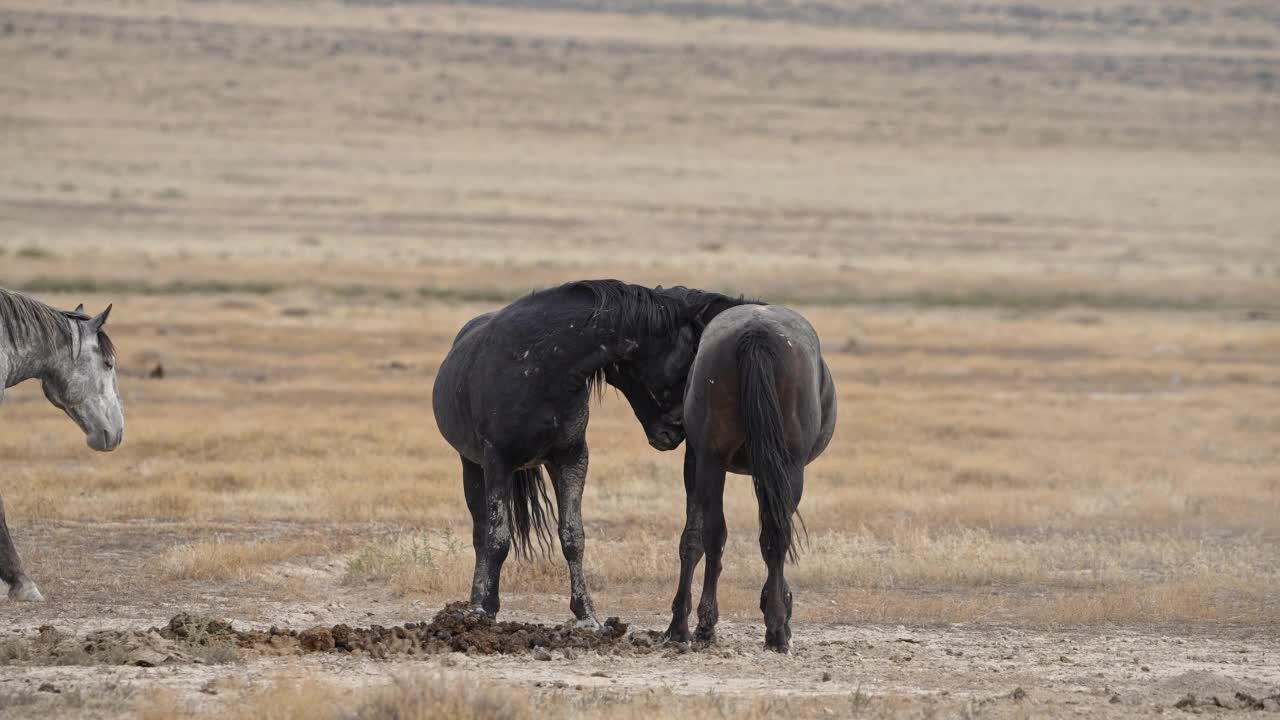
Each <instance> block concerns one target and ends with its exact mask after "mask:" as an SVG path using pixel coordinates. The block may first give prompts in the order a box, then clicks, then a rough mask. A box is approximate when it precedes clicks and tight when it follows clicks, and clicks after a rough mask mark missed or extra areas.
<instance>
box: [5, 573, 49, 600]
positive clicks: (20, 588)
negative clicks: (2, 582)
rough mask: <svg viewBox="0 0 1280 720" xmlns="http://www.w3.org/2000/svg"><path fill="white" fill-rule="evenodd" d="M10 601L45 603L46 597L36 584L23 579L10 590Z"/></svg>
mask: <svg viewBox="0 0 1280 720" xmlns="http://www.w3.org/2000/svg"><path fill="white" fill-rule="evenodd" d="M9 599H10V600H13V601H14V602H44V595H41V594H40V588H38V587H36V584H35V583H33V582H31V581H30V580H27V579H25V578H23V579H22V580H19V581H18V584H17V585H14V586H13V587H11V588H9Z"/></svg>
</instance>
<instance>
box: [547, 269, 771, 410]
mask: <svg viewBox="0 0 1280 720" xmlns="http://www.w3.org/2000/svg"><path fill="white" fill-rule="evenodd" d="M554 290H556V291H563V292H575V291H586V292H589V293H590V294H591V296H592V298H593V299H594V300H595V305H594V307H593V309H592V312H591V318H590V320H589V322H590V323H591V324H592V325H594V326H595V327H597V328H608V329H610V330H613V331H614V332H616V333H618V334H620V335H631V336H636V337H649V338H654V337H657V338H663V337H666V338H673V337H675V336H676V334H678V333H679V332H680V329H681V328H683V327H684V326H685V325H690V324H691V325H692V327H693V330H694V332H695V339H700V338H701V336H702V330H703V328H705V327H706V324H707V322H710V320H711V318H712V317H715V315H717V314H719V313H720V312H721V311H723V310H724V309H726V308H729V307H733V306H735V305H744V304H762V303H760V301H758V300H747V299H744V298H742V297H737V298H733V297H730V296H728V295H722V294H720V293H717V292H710V291H707V290H697V289H694V288H687V287H684V286H683V285H677V286H675V287H671V288H665V289H664V288H663V287H662V286H658V287H657V288H648V287H645V286H643V285H633V284H630V283H624V282H622V281H621V280H579V281H577V282H571V283H566V284H564V285H561V286H560V287H559V288H555V289H554ZM605 385H606V378H605V370H604V368H601V369H599V370H597V371H595V372H594V373H592V375H591V377H590V378H588V379H587V387H588V392H590V393H594V394H595V395H596V397H597V398H599V397H600V396H601V395H602V394H603V393H604V387H605Z"/></svg>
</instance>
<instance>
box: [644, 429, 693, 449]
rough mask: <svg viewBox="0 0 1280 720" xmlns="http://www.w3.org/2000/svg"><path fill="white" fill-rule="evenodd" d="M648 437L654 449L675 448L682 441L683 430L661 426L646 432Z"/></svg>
mask: <svg viewBox="0 0 1280 720" xmlns="http://www.w3.org/2000/svg"><path fill="white" fill-rule="evenodd" d="M647 435H648V437H649V445H650V446H651V447H653V449H654V450H662V451H664V452H665V451H667V450H675V449H676V448H678V447H680V443H681V442H683V441H684V432H683V431H682V430H677V429H672V428H662V429H661V430H655V431H654V432H651V433H647Z"/></svg>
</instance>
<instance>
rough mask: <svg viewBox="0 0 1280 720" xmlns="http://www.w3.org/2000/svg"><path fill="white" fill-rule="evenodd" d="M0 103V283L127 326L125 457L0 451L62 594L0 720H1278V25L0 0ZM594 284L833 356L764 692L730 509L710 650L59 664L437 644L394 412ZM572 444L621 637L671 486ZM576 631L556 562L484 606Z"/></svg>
mask: <svg viewBox="0 0 1280 720" xmlns="http://www.w3.org/2000/svg"><path fill="white" fill-rule="evenodd" d="M0 61H3V64H4V67H5V68H6V69H7V70H6V72H4V73H3V74H0V286H2V287H7V288H11V289H20V290H27V291H29V292H31V293H33V294H35V295H36V296H37V297H40V298H41V299H44V300H46V301H48V302H51V303H54V304H58V305H60V306H65V307H72V306H74V305H75V304H76V303H78V302H85V303H86V304H87V305H88V306H89V308H90V309H91V310H97V309H99V308H100V306H104V305H105V304H106V303H108V302H112V303H114V304H115V311H114V312H113V314H112V318H111V323H110V330H111V332H112V337H113V339H114V340H115V342H116V345H117V346H118V348H119V349H120V353H121V361H120V367H121V371H120V372H121V386H122V392H123V395H124V400H125V403H126V413H127V419H128V429H127V434H126V439H125V443H124V445H123V446H122V447H121V448H120V449H119V450H118V451H116V452H115V453H112V454H110V455H106V456H103V455H96V454H92V453H90V451H88V450H87V449H86V448H85V447H84V444H83V441H82V438H81V437H80V434H79V432H78V431H77V430H76V429H75V428H74V426H73V425H72V424H71V423H70V422H69V421H68V420H67V419H66V418H65V417H64V416H63V415H62V414H61V413H59V412H58V411H57V410H55V409H54V408H52V407H50V406H49V405H48V403H47V402H46V401H45V400H44V398H43V397H42V395H41V393H40V389H39V387H38V385H35V384H27V385H24V386H19V387H17V388H14V389H13V390H12V391H11V393H10V395H9V396H8V397H7V399H6V402H5V405H4V407H3V408H2V409H0V493H3V496H4V499H5V503H6V507H7V510H8V515H9V521H10V523H11V524H12V526H13V529H14V533H15V536H16V540H17V542H18V543H19V547H20V549H21V551H22V552H23V555H24V559H25V561H26V563H27V565H28V569H29V571H30V573H31V575H32V576H33V577H34V578H35V579H36V581H37V582H39V583H40V585H41V587H42V589H43V590H44V592H45V594H46V596H47V597H48V598H49V600H48V602H46V603H44V604H40V605H25V604H24V605H18V604H9V603H0V716H3V717H23V718H27V717H63V716H81V715H83V716H93V717H127V716H134V715H138V716H144V717H156V718H159V717H170V716H174V715H179V714H197V715H203V716H208V717H246V718H247V717H277V718H308V719H309V720H311V719H315V718H327V717H359V718H409V717H424V718H425V717H513V718H521V717H533V716H538V717H593V716H597V715H602V714H604V713H609V714H611V715H616V716H619V717H649V716H651V715H652V714H653V713H662V714H677V713H678V714H682V715H687V716H690V717H723V716H734V717H737V716H742V717H753V716H759V717H763V716H766V715H770V716H772V715H775V714H778V713H782V712H786V713H788V714H791V715H793V716H796V717H808V716H813V717H828V716H836V717H845V716H857V717H898V716H903V717H1075V716H1112V717H1131V716H1137V715H1155V714H1160V713H1165V714H1168V713H1170V712H1173V713H1181V712H1184V711H1186V712H1220V713H1227V712H1231V711H1232V710H1234V709H1244V708H1246V707H1253V705H1251V704H1250V703H1249V702H1248V701H1247V700H1244V699H1241V698H1240V697H1238V696H1237V693H1239V694H1242V695H1245V696H1248V697H1250V698H1253V699H1254V700H1256V701H1257V703H1259V704H1260V706H1261V707H1262V708H1263V709H1269V710H1271V711H1277V710H1280V704H1277V702H1280V697H1277V698H1276V699H1274V700H1268V699H1266V698H1268V697H1269V696H1276V695H1277V694H1278V693H1280V640H1278V639H1277V638H1280V549H1278V548H1280V545H1278V543H1280V204H1277V198H1280V122H1278V121H1277V118H1280V11H1277V10H1276V9H1274V8H1272V7H1271V6H1270V5H1269V4H1268V3H1263V2H1256V3H1246V2H1242V3H1217V2H1214V3H1183V2H1176V1H1174V0H1153V1H1150V2H1139V3H1121V2H1113V1H1112V0H1099V1H1098V2H1095V3H1092V4H1091V5H1090V6H1089V8H1088V9H1087V10H1083V9H1080V7H1078V5H1077V4H1076V3H1069V2H1050V1H1049V0H1028V2H1023V3H1019V4H1008V5H1005V4H1001V3H994V4H987V5H971V4H952V3H928V4H911V3H869V2H858V1H856V0H849V1H843V2H831V3H810V2H803V1H800V2H789V3H776V4H761V3H748V2H737V1H735V0H723V1H713V2H707V3H677V2H669V1H668V0H654V1H653V2H638V1H634V2H633V1H632V0H616V1H615V2H605V1H603V0H581V1H580V2H568V1H566V2H547V3H523V2H516V1H515V0H512V2H509V3H508V2H503V1H502V0H498V1H497V2H485V3H475V4H458V5H454V4H437V3H430V2H423V3H408V2H405V3H397V2H386V3H381V2H379V3H374V2H370V3H357V2H350V3H327V2H316V3H298V2H261V3H258V2H253V3H250V2H233V1H230V0H211V1H208V2H158V1H155V2H153V1H150V0H137V1H132V2H123V1H119V2H108V1H105V0H62V1H59V2H56V3H49V2H45V1H44V0H0ZM583 277H618V278H622V279H626V280H631V281H635V282H643V283H649V284H657V283H662V284H686V285H693V286H700V287H707V288H712V289H717V290H722V291H727V292H732V293H746V294H748V295H752V296H758V297H761V298H763V299H766V300H769V301H772V302H779V303H785V304H789V305H793V306H795V307H797V308H798V309H800V310H801V311H803V312H804V313H805V314H806V315H807V316H808V317H809V318H810V319H811V320H812V322H813V324H814V325H815V327H816V328H817V329H818V331H819V333H820V334H821V336H822V339H823V343H824V349H825V353H826V358H827V361H828V363H829V364H830V366H831V369H832V372H833V374H834V377H835V381H836V383H837V386H838V388H839V402H840V421H839V426H838V429H837V434H836V439H835V441H834V443H833V444H832V446H831V447H830V449H829V450H828V451H827V453H826V454H825V455H824V456H823V457H822V458H821V459H820V460H819V461H817V462H816V463H815V464H813V465H812V466H810V469H809V473H808V480H807V483H806V491H805V498H804V500H803V502H802V504H801V510H802V512H803V514H804V519H805V522H806V525H807V527H808V533H809V537H808V545H807V546H806V547H805V549H804V550H803V552H802V554H801V556H800V561H799V563H798V564H797V565H795V566H793V567H791V568H789V577H790V578H791V582H792V584H793V589H794V591H795V612H796V620H797V622H796V624H795V640H794V649H795V650H794V653H793V654H792V655H791V656H789V657H776V656H773V655H769V654H766V653H764V652H763V651H762V650H761V648H760V644H761V640H762V637H763V627H762V625H761V622H760V615H759V610H758V609H757V602H758V597H759V586H760V584H761V582H763V566H762V563H761V562H760V559H759V552H758V549H757V548H756V545H755V537H756V519H755V503H754V497H753V496H752V493H751V490H750V485H749V482H748V481H747V480H746V479H745V478H738V479H737V481H734V482H731V483H730V486H729V489H728V501H727V502H728V512H729V533H730V539H729V548H728V550H727V552H726V556H725V557H726V568H725V579H724V580H723V581H722V584H721V586H722V594H721V604H722V611H723V612H724V614H725V622H724V626H725V631H724V638H723V639H722V641H721V643H720V644H719V645H718V646H716V647H715V648H712V649H710V650H701V651H697V652H689V653H684V652H680V651H679V650H678V649H671V648H662V647H658V648H654V649H653V650H652V651H651V652H648V651H645V652H637V650H640V649H642V648H638V647H633V646H626V647H623V648H616V649H615V650H617V652H616V653H604V654H601V653H595V652H585V653H584V652H579V653H560V652H554V653H552V655H551V657H550V659H549V660H545V661H539V660H536V659H534V658H533V657H532V656H527V655H514V656H487V655H479V654H460V653H454V654H442V655H430V656H426V657H421V656H412V657H410V656H403V655H393V656H391V657H387V658H374V657H370V656H368V655H360V654H357V655H346V654H335V653H312V654H306V655H300V656H292V655H284V656H281V655H279V654H273V653H268V652H262V651H261V650H260V649H240V648H235V647H221V646H218V647H214V646H209V645H205V646H201V647H200V648H193V647H187V646H185V645H183V644H182V643H177V644H174V643H168V642H167V643H160V644H157V645H156V646H155V647H152V646H147V647H142V648H139V647H135V646H129V647H124V648H119V649H118V651H114V650H113V651H111V652H100V653H95V652H87V651H86V652H78V653H77V652H65V651H63V650H65V648H67V647H71V646H74V645H75V643H76V642H77V640H75V638H89V637H91V636H92V637H98V638H101V637H102V636H101V635H97V636H93V635H92V633H95V632H98V631H107V632H108V633H117V634H120V635H121V636H124V635H128V636H129V637H131V638H133V639H134V640H137V639H138V638H143V640H139V641H138V642H142V643H143V644H144V645H145V644H146V643H147V642H151V640H147V639H146V638H148V637H150V636H148V635H146V634H145V633H144V632H138V633H133V634H130V633H132V631H135V630H136V631H145V630H146V629H147V628H149V627H151V626H157V627H164V626H165V625H166V623H168V622H169V619H170V618H171V617H173V616H175V615H178V614H179V613H183V612H185V613H190V614H191V615H193V616H195V617H202V618H206V619H207V618H223V619H226V620H230V621H232V622H233V623H234V624H235V626H236V627H237V628H258V629H263V628H267V627H270V626H272V625H277V626H280V627H284V628H292V629H296V630H303V629H306V628H309V627H311V626H315V625H325V626H331V625H334V624H337V623H346V624H349V625H351V626H353V627H367V626H370V625H374V624H381V625H385V626H395V625H401V624H403V623H405V622H409V621H415V622H416V621H424V620H430V619H431V617H432V615H433V614H434V613H435V612H436V611H437V610H438V609H439V608H440V607H442V606H443V605H444V604H445V603H446V602H448V601H451V600H456V599H459V598H462V597H464V596H465V594H466V592H467V588H468V585H469V576H470V570H471V550H470V547H469V543H468V538H469V537H470V533H469V517H468V515H467V513H466V510H465V507H464V503H463V498H462V490H461V482H460V477H459V469H458V462H457V459H456V456H455V455H453V454H452V453H451V451H450V450H449V448H448V447H447V445H445V443H444V442H443V441H442V440H441V439H440V437H439V435H438V433H437V432H436V429H435V424H434V420H433V419H432V416H431V411H430V392H431V384H432V379H433V375H434V370H435V368H436V366H437V365H438V363H439V361H440V359H441V358H442V357H443V354H444V353H445V351H446V350H447V348H448V344H449V342H450V340H451V339H452V337H453V335H454V333H455V332H456V330H457V329H458V327H459V326H460V325H461V324H462V323H463V322H465V321H466V320H467V319H469V318H470V317H472V316H474V315H476V314H478V313H480V312H483V311H486V310H488V309H492V308H494V307H497V306H499V305H501V304H502V303H503V302H505V301H507V300H510V299H511V298H514V297H516V296H518V295H520V294H522V293H524V292H527V291H529V290H531V289H534V288H537V287H545V286H547V285H551V284H556V283H559V282H563V281H566V280H570V279H576V278H583ZM157 368H163V377H153V375H154V374H157V373H156V369H157ZM592 414H593V415H592V424H591V427H590V434H589V438H590V443H591V450H592V460H591V470H590V475H589V480H588V489H587V494H586V498H585V509H584V516H585V520H586V530H587V536H588V547H587V563H588V568H589V572H590V581H591V583H592V587H593V591H594V592H595V594H596V598H597V605H598V607H599V608H600V610H601V611H602V613H603V614H606V615H617V616H620V617H621V618H622V619H623V620H624V621H625V622H628V623H630V624H631V629H632V631H634V632H636V633H643V632H645V631H648V630H661V629H663V628H664V627H665V624H666V619H667V618H666V616H665V613H667V607H668V604H669V602H670V598H671V595H672V593H673V592H674V587H675V579H676V571H677V567H678V566H677V562H676V542H677V538H678V535H679V531H680V528H681V527H682V523H683V487H682V485H681V482H680V475H679V473H680V459H681V458H680V453H678V452H677V453H666V454H661V453H657V452H655V451H653V450H651V449H650V448H649V447H648V446H647V444H646V443H645V441H644V436H643V433H642V432H641V430H640V428H639V426H638V425H637V424H636V422H635V421H634V419H633V418H632V416H631V414H630V410H629V409H628V408H627V406H626V404H625V402H624V401H623V400H622V398H621V397H620V396H615V395H613V394H609V395H607V396H606V397H605V399H604V400H603V402H602V403H600V404H599V405H597V406H593V409H592ZM567 588H568V580H567V577H566V573H565V572H564V569H563V563H562V562H561V561H560V560H559V558H558V552H557V553H556V557H555V558H553V559H552V560H536V561H525V562H512V563H509V564H508V566H507V575H506V579H505V580H504V590H505V592H504V609H503V615H504V616H506V617H510V618H514V619H520V620H526V621H535V622H542V623H549V624H555V623H560V622H562V621H564V620H566V619H567V618H568V617H569V616H570V615H569V611H568V604H567ZM45 625H48V626H52V628H53V629H52V630H46V631H44V632H43V633H42V632H41V631H40V627H41V626H45ZM50 638H63V639H64V640H65V642H62V641H57V642H55V641H54V640H51V639H50ZM68 638H70V639H68ZM152 639H154V638H152ZM131 642H132V641H131ZM59 643H61V644H59ZM156 643H159V641H158V640H157V641H156ZM134 645H137V642H135V643H134ZM55 647H56V648H63V650H59V651H58V652H53V651H51V648H55ZM141 651H146V653H155V652H160V653H161V655H162V658H161V659H162V660H163V656H164V655H165V654H166V653H168V654H169V655H168V657H169V658H170V659H169V660H168V661H161V662H156V663H144V664H155V665H157V666H156V667H138V666H137V665H136V664H126V663H130V662H132V660H133V659H135V655H132V654H131V653H135V654H136V653H138V652H141ZM138 657H142V656H138ZM146 657H147V658H154V655H153V654H150V655H146ZM1188 694H1191V695H1194V698H1193V699H1192V700H1191V701H1190V703H1188V702H1187V696H1188ZM1214 698H1216V701H1215V700H1213V699H1214ZM1215 702H1216V703H1217V704H1218V705H1222V706H1225V707H1218V706H1217V705H1215ZM1268 703H1270V704H1268ZM1179 705H1180V707H1178V706H1179Z"/></svg>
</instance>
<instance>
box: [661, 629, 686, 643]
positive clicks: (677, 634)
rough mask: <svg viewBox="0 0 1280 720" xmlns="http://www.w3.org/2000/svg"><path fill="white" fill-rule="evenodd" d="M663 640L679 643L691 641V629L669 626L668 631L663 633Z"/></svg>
mask: <svg viewBox="0 0 1280 720" xmlns="http://www.w3.org/2000/svg"><path fill="white" fill-rule="evenodd" d="M662 642H664V643H676V644H677V645H678V644H680V643H687V642H689V631H688V630H674V629H671V628H667V631H666V632H664V633H662Z"/></svg>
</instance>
